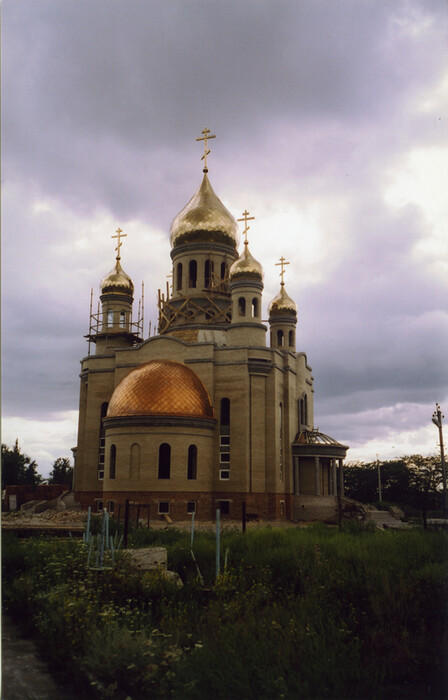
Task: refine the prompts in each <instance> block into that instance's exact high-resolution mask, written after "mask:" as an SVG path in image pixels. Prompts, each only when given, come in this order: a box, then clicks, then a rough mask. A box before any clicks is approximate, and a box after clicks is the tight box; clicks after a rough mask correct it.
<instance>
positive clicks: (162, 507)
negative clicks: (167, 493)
mask: <svg viewBox="0 0 448 700" xmlns="http://www.w3.org/2000/svg"><path fill="white" fill-rule="evenodd" d="M169 512H170V502H169V501H159V515H163V514H164V513H169Z"/></svg>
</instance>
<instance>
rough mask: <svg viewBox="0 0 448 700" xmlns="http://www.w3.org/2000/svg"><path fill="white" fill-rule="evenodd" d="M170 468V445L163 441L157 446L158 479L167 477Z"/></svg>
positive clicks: (168, 476)
mask: <svg viewBox="0 0 448 700" xmlns="http://www.w3.org/2000/svg"><path fill="white" fill-rule="evenodd" d="M170 469H171V447H170V446H169V445H168V443H166V442H164V443H162V444H161V445H160V447H159V479H169V478H170Z"/></svg>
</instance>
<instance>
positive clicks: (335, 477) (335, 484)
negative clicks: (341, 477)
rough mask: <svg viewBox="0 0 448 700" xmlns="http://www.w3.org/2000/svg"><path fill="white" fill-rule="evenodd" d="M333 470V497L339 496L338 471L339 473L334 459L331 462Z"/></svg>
mask: <svg viewBox="0 0 448 700" xmlns="http://www.w3.org/2000/svg"><path fill="white" fill-rule="evenodd" d="M331 468H332V471H333V474H332V484H331V492H332V495H333V496H336V495H337V492H338V471H337V466H336V460H335V459H332V460H331Z"/></svg>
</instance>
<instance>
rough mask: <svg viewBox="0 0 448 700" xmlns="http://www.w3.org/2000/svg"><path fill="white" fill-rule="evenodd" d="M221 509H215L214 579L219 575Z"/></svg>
mask: <svg viewBox="0 0 448 700" xmlns="http://www.w3.org/2000/svg"><path fill="white" fill-rule="evenodd" d="M220 520H221V511H220V510H219V508H217V509H216V579H218V576H219V568H220V567H219V564H220V559H221V551H220V549H221V522H220Z"/></svg>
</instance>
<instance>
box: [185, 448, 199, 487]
mask: <svg viewBox="0 0 448 700" xmlns="http://www.w3.org/2000/svg"><path fill="white" fill-rule="evenodd" d="M197 471H198V448H197V447H196V445H190V447H189V448H188V467H187V479H196V478H197Z"/></svg>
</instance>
